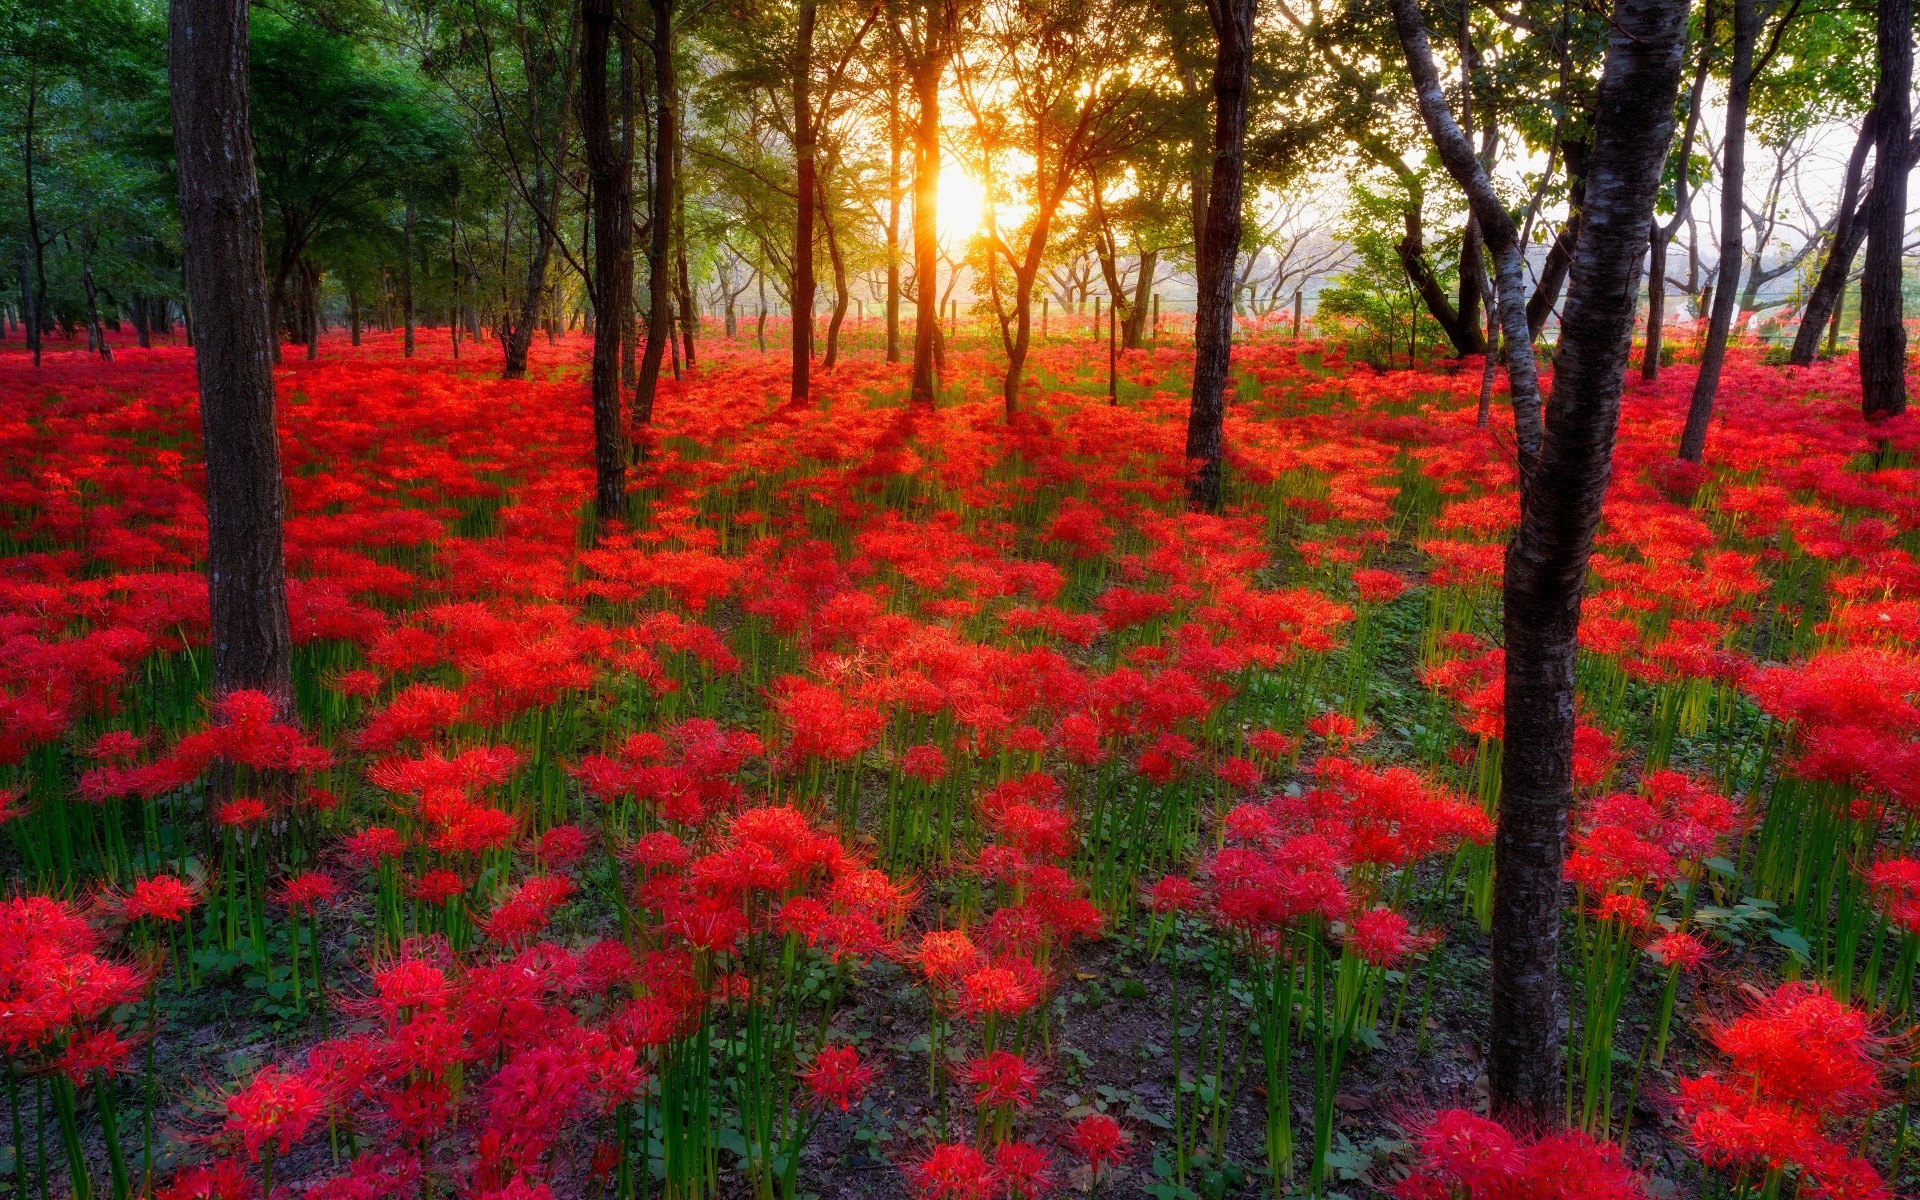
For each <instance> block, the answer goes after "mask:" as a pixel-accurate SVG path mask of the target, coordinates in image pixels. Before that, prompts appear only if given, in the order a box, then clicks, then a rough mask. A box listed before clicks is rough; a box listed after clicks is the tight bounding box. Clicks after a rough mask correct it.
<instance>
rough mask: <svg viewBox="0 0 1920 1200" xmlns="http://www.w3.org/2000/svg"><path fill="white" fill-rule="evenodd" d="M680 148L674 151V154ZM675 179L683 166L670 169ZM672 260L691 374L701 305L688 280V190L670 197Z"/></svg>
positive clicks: (680, 163)
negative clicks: (671, 199) (671, 202)
mask: <svg viewBox="0 0 1920 1200" xmlns="http://www.w3.org/2000/svg"><path fill="white" fill-rule="evenodd" d="M679 151H680V147H679V146H677V145H676V146H675V147H674V152H675V153H676V154H677V153H679ZM673 175H674V178H675V179H684V178H685V177H686V163H685V162H683V161H678V160H676V161H675V162H674V165H673ZM673 260H674V277H675V280H676V282H675V287H676V288H678V290H679V296H678V301H679V302H678V304H677V305H676V306H675V308H676V311H677V312H678V313H679V316H680V341H681V344H682V346H683V347H684V349H685V351H686V358H687V369H688V370H692V369H693V365H694V363H695V362H697V361H698V359H697V358H696V357H695V356H694V335H695V334H696V333H698V332H699V329H700V302H699V301H698V300H697V299H695V298H694V295H693V282H692V280H691V279H689V278H688V276H687V189H685V188H684V187H681V188H675V189H674V193H673ZM673 377H674V378H675V379H678V378H679V377H680V368H679V367H677V366H676V367H675V368H674V371H673Z"/></svg>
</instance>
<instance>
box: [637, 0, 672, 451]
mask: <svg viewBox="0 0 1920 1200" xmlns="http://www.w3.org/2000/svg"><path fill="white" fill-rule="evenodd" d="M649 5H650V7H651V8H652V11H653V101H654V136H653V188H652V195H651V196H650V197H649V199H650V201H651V203H650V204H649V205H648V211H647V346H646V351H645V353H643V354H642V355H641V357H640V382H639V383H638V385H637V386H636V387H635V388H634V393H633V450H632V452H633V453H634V454H636V455H641V456H644V455H645V454H646V438H645V434H644V433H643V432H642V431H643V430H645V429H646V428H647V427H648V426H649V425H651V424H652V423H653V401H654V395H655V393H656V392H658V391H659V388H660V362H661V360H662V359H663V358H664V357H665V356H666V351H667V343H668V342H669V341H671V340H672V339H673V298H672V296H671V295H669V289H670V288H671V286H672V284H671V282H670V281H669V279H668V275H667V271H668V262H667V256H668V251H669V250H670V249H671V240H672V233H673V231H672V228H671V227H670V224H669V222H670V220H671V218H670V216H669V214H670V213H672V211H673V194H674V191H675V180H674V164H675V162H676V161H677V159H678V157H679V146H678V142H679V130H680V111H679V109H680V94H679V88H678V86H677V85H676V83H675V81H674V67H673V0H649Z"/></svg>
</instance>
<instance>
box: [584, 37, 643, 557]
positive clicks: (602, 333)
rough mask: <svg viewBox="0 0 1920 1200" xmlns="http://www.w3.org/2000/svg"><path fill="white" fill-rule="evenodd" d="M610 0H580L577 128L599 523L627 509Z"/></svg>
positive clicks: (624, 287)
mask: <svg viewBox="0 0 1920 1200" xmlns="http://www.w3.org/2000/svg"><path fill="white" fill-rule="evenodd" d="M613 18H614V5H613V0H580V28H581V37H580V135H581V140H582V141H583V142H585V144H586V151H587V177H588V180H589V183H590V185H591V195H592V203H593V279H592V280H591V283H592V293H591V298H592V301H593V366H592V379H591V391H592V395H593V471H594V491H593V503H594V512H595V513H596V515H598V517H599V524H600V527H602V528H604V527H605V526H606V525H607V524H608V523H609V522H613V521H618V520H621V519H623V518H625V516H626V511H627V457H626V448H625V447H624V446H622V445H621V444H620V341H621V332H622V330H624V329H625V328H626V325H627V306H626V300H627V297H629V296H631V295H632V294H633V256H632V253H631V251H630V249H629V247H630V246H631V244H632V238H633V234H632V230H631V228H630V226H629V225H628V223H627V220H626V211H625V205H624V204H623V202H622V193H623V192H624V191H625V190H626V187H627V181H628V179H629V178H630V177H631V176H630V173H629V171H628V166H629V164H628V163H626V162H624V161H623V160H622V159H621V157H620V155H619V154H618V152H617V151H616V149H615V146H614V140H613V130H612V128H611V126H612V121H613V114H612V112H611V105H610V104H609V102H608V97H607V51H608V49H609V44H610V43H611V42H612V40H613Z"/></svg>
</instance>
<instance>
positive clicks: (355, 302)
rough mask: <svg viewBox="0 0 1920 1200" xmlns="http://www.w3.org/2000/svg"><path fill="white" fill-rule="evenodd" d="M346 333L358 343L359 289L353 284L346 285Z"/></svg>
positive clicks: (355, 343)
mask: <svg viewBox="0 0 1920 1200" xmlns="http://www.w3.org/2000/svg"><path fill="white" fill-rule="evenodd" d="M347 333H348V335H349V336H350V337H351V338H352V339H353V344H354V345H356V346H358V345H359V344H360V289H359V288H358V287H355V286H354V285H353V284H348V285H347Z"/></svg>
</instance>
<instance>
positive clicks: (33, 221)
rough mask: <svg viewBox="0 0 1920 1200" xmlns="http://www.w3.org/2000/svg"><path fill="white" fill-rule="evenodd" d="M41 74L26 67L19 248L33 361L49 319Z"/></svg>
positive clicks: (24, 312) (22, 303)
mask: <svg viewBox="0 0 1920 1200" xmlns="http://www.w3.org/2000/svg"><path fill="white" fill-rule="evenodd" d="M39 83H40V81H39V76H38V75H37V74H36V73H35V72H34V71H33V70H32V69H31V68H29V69H28V71H27V103H26V108H25V113H24V115H25V120H24V122H23V125H22V132H21V148H20V159H21V163H20V165H21V178H22V181H23V183H24V187H25V195H26V202H27V240H26V242H25V243H23V244H22V245H21V249H20V270H21V275H20V311H21V313H22V315H24V316H25V317H26V319H27V349H28V350H29V351H31V352H32V354H33V365H34V366H36V367H37V366H39V365H40V351H41V347H42V342H43V341H44V338H43V336H42V335H43V332H44V331H43V330H42V328H41V326H42V323H43V322H44V321H45V320H46V319H47V242H46V239H45V238H43V237H41V236H40V206H39V202H38V198H37V192H36V190H35V187H34V179H33V160H34V158H35V155H36V151H35V150H34V146H33V138H34V130H35V124H34V119H35V117H36V116H37V115H38V112H39V105H40V86H39ZM29 246H30V247H32V252H33V286H32V288H31V289H29V288H28V286H27V277H26V269H27V248H28V247H29Z"/></svg>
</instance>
